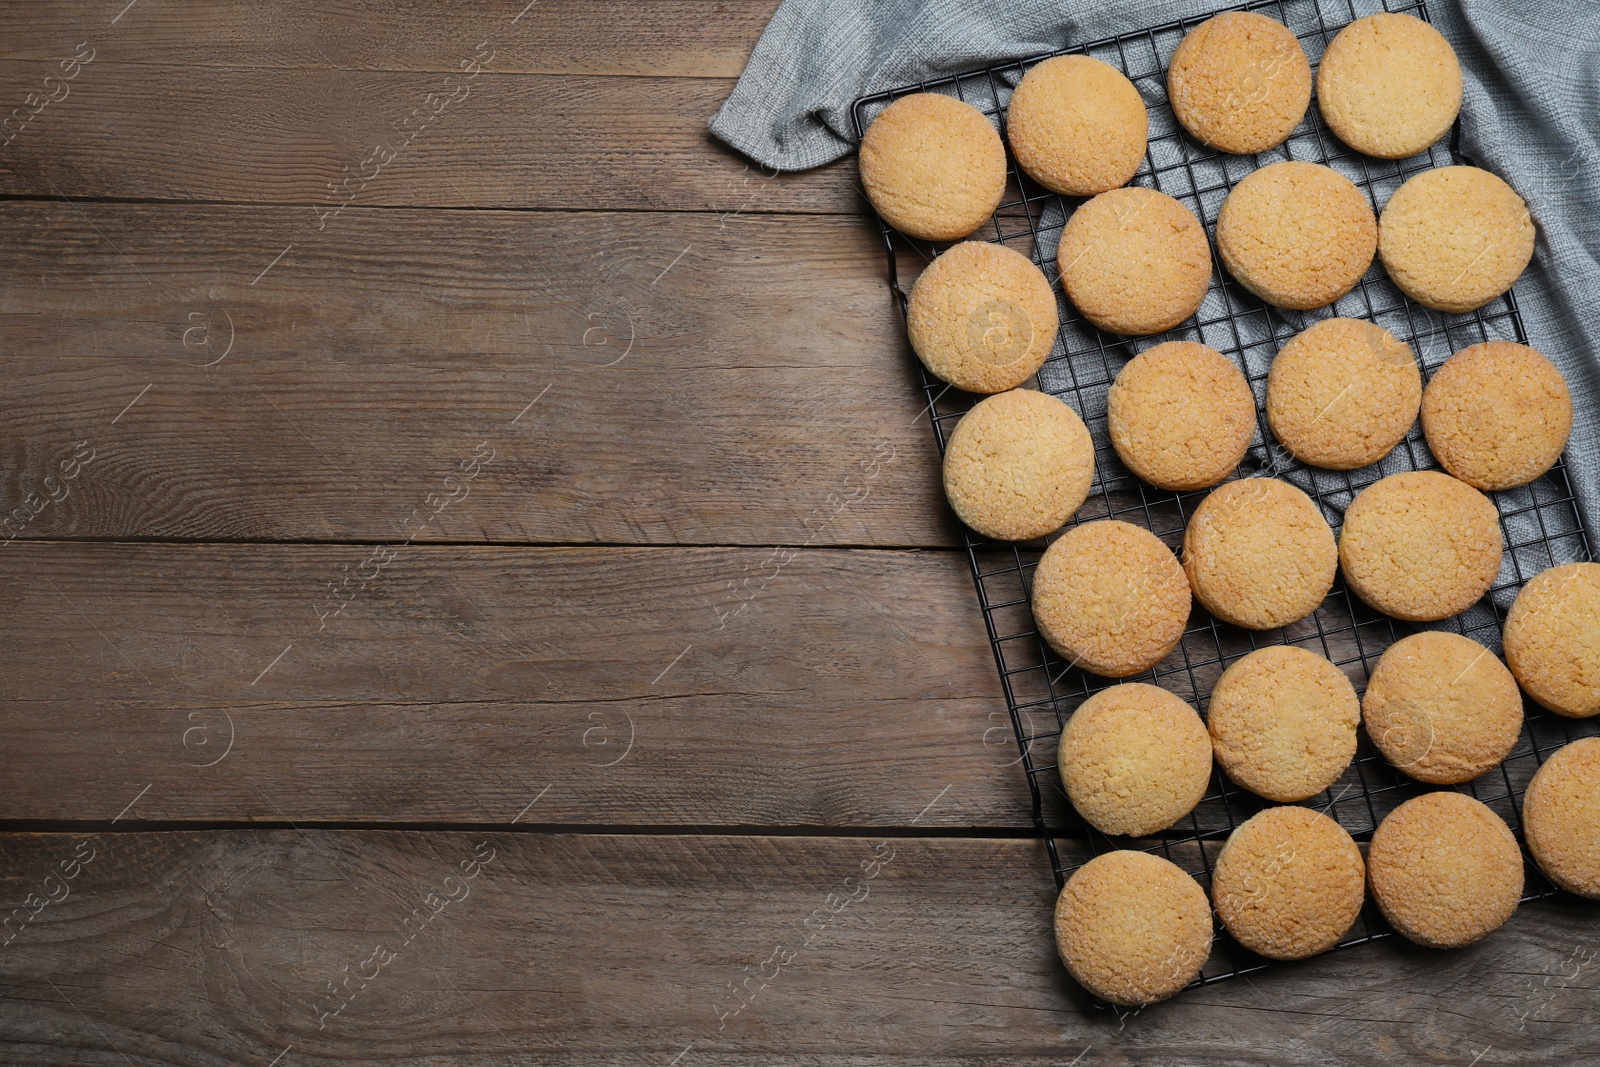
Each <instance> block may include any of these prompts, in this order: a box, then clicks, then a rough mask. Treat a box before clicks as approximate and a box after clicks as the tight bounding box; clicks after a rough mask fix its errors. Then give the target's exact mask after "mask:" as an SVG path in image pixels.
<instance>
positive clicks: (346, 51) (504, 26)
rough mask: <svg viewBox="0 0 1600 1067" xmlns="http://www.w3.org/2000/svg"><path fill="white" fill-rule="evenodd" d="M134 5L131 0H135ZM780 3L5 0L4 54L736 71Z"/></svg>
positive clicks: (230, 62) (547, 70)
mask: <svg viewBox="0 0 1600 1067" xmlns="http://www.w3.org/2000/svg"><path fill="white" fill-rule="evenodd" d="M124 2H126V0H124ZM776 7H777V3H776V0H635V2H634V3H630V4H593V3H585V2H583V0H538V2H537V3H535V4H528V3H527V2H526V0H494V2H489V3H472V4H461V3H432V4H415V5H410V6H407V7H403V8H397V7H396V6H395V5H394V4H392V3H384V2H383V0H345V2H343V3H340V4H338V5H336V6H331V7H330V6H329V5H327V4H318V3H316V2H315V0H273V2H272V3H269V4H230V5H217V4H212V3H206V2H204V0H162V2H161V3H159V4H153V3H152V4H141V5H140V6H138V7H129V8H128V9H127V10H126V11H124V10H123V8H122V5H118V4H105V3H100V2H98V0H49V2H40V3H35V4H30V5H28V6H27V7H26V8H13V7H6V8H0V40H4V41H5V42H6V58H7V59H17V60H30V61H33V62H37V63H46V64H49V63H53V62H55V61H56V60H57V59H59V58H60V57H61V55H62V54H64V53H63V52H62V50H63V48H64V49H65V50H66V53H65V54H70V53H71V52H72V51H73V49H74V47H75V46H76V45H77V43H78V42H79V41H81V40H89V41H91V42H93V43H94V45H95V47H96V48H97V49H103V50H104V54H105V55H106V56H107V58H115V59H117V60H119V61H121V62H127V63H167V64H173V65H178V66H191V67H275V68H286V69H293V70H307V69H313V70H314V69H327V68H337V69H340V70H344V71H347V72H348V71H352V70H388V71H394V70H409V71H439V72H449V71H454V70H456V69H457V68H456V66H455V63H454V62H453V59H452V56H453V53H454V52H456V51H459V50H460V49H461V48H462V46H463V45H465V46H466V47H467V49H468V50H469V51H470V50H471V48H472V46H474V45H475V44H476V43H477V42H478V41H479V40H480V39H486V40H492V41H493V42H494V47H495V52H496V55H495V60H494V64H493V66H494V69H496V70H500V71H504V72H507V73H517V74H623V75H649V76H655V77H679V78H737V77H738V76H739V73H740V72H741V71H742V70H744V64H745V60H746V59H748V58H749V56H750V50H751V48H753V47H754V46H755V42H756V38H757V37H758V36H760V34H761V31H762V29H763V28H765V26H766V24H767V20H768V19H769V18H771V17H772V12H773V10H774V9H775V8H776Z"/></svg>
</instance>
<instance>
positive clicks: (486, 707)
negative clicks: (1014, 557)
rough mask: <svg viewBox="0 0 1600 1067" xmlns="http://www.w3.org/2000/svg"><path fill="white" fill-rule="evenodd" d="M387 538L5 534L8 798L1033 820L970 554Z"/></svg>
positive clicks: (429, 811)
mask: <svg viewBox="0 0 1600 1067" xmlns="http://www.w3.org/2000/svg"><path fill="white" fill-rule="evenodd" d="M96 462H98V460H97V461H96ZM461 506H462V507H470V506H471V500H470V499H469V500H468V501H467V502H466V503H464V504H463V505H461ZM382 551H383V550H381V549H378V550H374V549H370V548H369V547H368V546H365V545H354V546H317V547H312V546H281V545H280V546H261V545H168V544H115V545H113V544H64V543H37V542H35V543H26V542H21V541H19V542H16V543H14V544H12V545H10V546H9V547H8V548H5V549H3V550H0V552H3V555H0V574H3V576H4V578H3V580H0V617H3V618H4V619H6V628H7V633H8V650H7V654H6V655H5V656H4V657H0V732H3V735H4V736H5V738H6V753H7V757H6V764H7V767H8V774H7V784H6V787H5V789H4V791H3V792H4V798H5V799H4V803H3V805H0V817H3V818H9V819H29V820H54V819H71V820H90V821H98V822H101V823H104V822H106V821H108V820H111V819H114V818H116V817H117V816H118V815H119V813H122V809H123V808H124V806H125V805H127V804H128V803H129V800H130V799H131V798H133V797H134V796H135V795H136V794H139V795H140V800H139V803H138V804H137V806H136V807H135V808H134V809H133V810H130V811H129V812H127V813H126V816H125V817H126V818H128V819H142V820H151V821H154V820H179V821H206V822H215V821H221V822H236V821H247V820H266V821H280V822H281V821H283V820H291V821H293V822H294V823H295V824H297V825H303V824H305V823H311V822H317V821H335V822H362V823H365V822H402V823H415V824H439V823H484V822H489V823H495V822H498V823H507V822H510V821H511V820H512V819H513V817H515V816H518V815H519V813H520V814H522V815H523V818H522V819H521V821H522V822H524V823H542V824H556V825H565V824H581V825H587V826H594V825H604V824H619V825H646V824H649V825H676V826H689V825H696V826H714V825H735V826H738V825H766V826H883V825H891V826H904V825H907V822H908V820H909V818H910V816H912V815H915V814H916V812H917V809H918V808H920V807H921V806H922V804H923V803H926V796H927V795H929V794H931V793H932V792H935V791H937V790H939V789H941V788H943V787H946V786H948V787H949V788H948V791H947V793H946V795H945V797H944V798H943V800H942V802H941V804H940V806H939V808H938V810H937V811H935V812H932V813H930V814H929V815H928V817H927V818H926V819H924V820H923V821H922V823H921V825H924V826H932V825H971V826H1005V827H1025V826H1027V825H1029V822H1028V811H1029V805H1028V799H1027V792H1026V787H1025V782H1024V779H1023V777H1022V775H1021V774H1020V773H1019V772H1018V771H1017V769H1016V767H1015V766H1012V765H1011V764H1012V762H1013V761H1014V759H1015V750H1014V748H1013V742H1012V740H1011V737H1010V731H1009V730H1008V729H1006V728H1005V722H1006V719H1005V715H1004V704H1003V702H1002V699H1001V696H1000V692H999V687H998V684H997V681H996V678H995V674H994V663H993V660H992V658H991V657H990V653H989V646H988V643H987V641H986V640H985V639H984V636H983V624H982V619H981V616H980V615H979V613H978V611H977V607H976V605H975V604H974V603H973V594H972V586H971V581H970V579H969V578H968V576H967V572H966V563H965V560H964V558H963V557H961V556H960V555H959V554H956V553H948V552H943V553H920V552H918V553H913V552H880V551H838V550H824V549H807V550H801V551H799V552H797V553H795V554H793V556H792V558H790V559H788V560H787V561H785V560H784V559H783V558H782V556H780V555H777V554H774V553H772V552H769V551H768V550H767V549H595V548H567V549H550V548H545V549H515V548H488V547H476V548H461V547H440V546H421V545H412V546H409V547H404V546H401V547H398V548H396V549H394V550H393V551H394V553H395V555H394V558H393V559H388V560H386V557H385V556H384V555H383V554H381V553H382ZM368 577H370V580H365V579H367V578H368ZM335 583H337V584H338V585H339V586H341V587H343V588H342V589H341V590H340V592H339V594H338V595H337V596H336V595H335V593H334V592H333V591H332V590H331V589H330V586H332V585H334V584H335ZM230 743H231V744H230ZM66 783H71V784H70V786H68V785H67V784H66ZM146 787H148V791H146V792H141V791H143V790H145V789H146ZM546 790H548V792H546ZM536 796H537V797H539V798H540V799H539V800H538V803H537V805H536V806H534V807H533V808H531V809H528V808H527V806H528V805H529V803H530V801H531V800H533V799H534V798H535V797H536ZM907 808H909V809H910V810H909V811H908V810H907Z"/></svg>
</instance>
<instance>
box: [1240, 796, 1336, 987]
mask: <svg viewBox="0 0 1600 1067" xmlns="http://www.w3.org/2000/svg"><path fill="white" fill-rule="evenodd" d="M1366 880H1367V868H1366V864H1364V863H1363V862H1362V861H1361V850H1360V849H1359V848H1357V847H1356V843H1355V841H1353V840H1351V838H1350V835H1349V834H1347V833H1345V831H1344V828H1343V827H1342V826H1340V825H1339V824H1338V823H1336V822H1334V821H1333V820H1332V819H1330V818H1328V817H1327V816H1326V815H1321V814H1319V813H1317V812H1315V811H1312V810H1311V809H1310V808H1300V807H1282V808H1267V809H1266V810H1265V811H1261V812H1258V813H1257V814H1255V815H1252V816H1251V817H1250V818H1249V819H1247V820H1246V821H1245V822H1244V824H1243V825H1241V826H1240V827H1239V828H1238V829H1237V830H1235V831H1234V832H1233V833H1231V834H1229V835H1228V843H1227V844H1225V845H1223V846H1222V853H1221V855H1219V856H1218V857H1217V865H1216V867H1215V868H1214V869H1213V871H1212V873H1211V899H1212V900H1213V901H1215V902H1216V905H1217V917H1218V918H1219V919H1221V920H1222V925H1223V926H1224V927H1226V928H1227V930H1228V933H1230V934H1232V935H1233V938H1234V940H1235V941H1237V942H1239V944H1241V945H1243V946H1244V947H1245V948H1247V949H1249V950H1250V951H1251V952H1258V953H1260V954H1261V955H1263V956H1266V957H1267V958H1268V959H1274V960H1299V959H1305V958H1306V957H1307V956H1315V955H1316V954H1317V953H1319V952H1326V951H1327V950H1328V949H1330V948H1332V947H1333V946H1334V945H1336V944H1338V943H1339V939H1340V938H1341V937H1343V936H1344V935H1345V934H1346V933H1348V932H1349V930H1350V927H1351V926H1353V925H1354V924H1355V921H1356V916H1357V915H1359V914H1361V901H1362V899H1363V898H1364V897H1365V896H1366Z"/></svg>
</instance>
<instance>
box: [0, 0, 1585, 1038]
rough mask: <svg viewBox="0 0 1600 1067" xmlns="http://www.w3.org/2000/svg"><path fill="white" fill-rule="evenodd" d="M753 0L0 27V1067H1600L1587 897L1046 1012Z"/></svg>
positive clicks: (888, 442) (874, 283) (917, 462)
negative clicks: (1470, 944)
mask: <svg viewBox="0 0 1600 1067" xmlns="http://www.w3.org/2000/svg"><path fill="white" fill-rule="evenodd" d="M774 7H775V3H774V0H752V2H743V0H645V2H641V3H636V4H626V5H624V4H596V3H587V2H580V0H537V2H536V3H533V4H525V0H498V2H488V3H471V4H469V3H464V2H452V0H424V2H419V3H415V4H402V5H395V4H392V3H387V2H380V0H345V2H341V3H339V4H336V5H323V4H315V3H312V2H311V0H267V2H263V3H257V4H242V3H241V4H212V3H202V2H200V0H135V2H134V3H132V4H127V5H126V6H125V0H115V2H113V3H110V4H106V3H100V2H98V0H96V2H90V0H58V2H51V3H40V4H27V5H21V4H14V5H8V6H6V7H5V8H3V9H0V94H3V96H0V104H3V105H4V106H3V107H0V114H4V113H5V112H6V111H7V110H8V109H9V108H12V107H19V106H24V101H26V100H27V99H28V94H30V93H32V94H35V96H34V98H33V100H34V103H33V104H32V105H29V106H30V107H37V106H38V104H37V101H38V99H39V96H38V94H41V93H47V92H48V93H51V94H54V95H55V96H58V97H59V99H56V100H54V102H51V103H49V104H47V105H44V106H43V107H42V108H40V109H39V110H38V113H37V114H36V115H34V116H33V117H32V118H31V119H30V120H29V121H28V122H27V123H26V124H24V125H22V126H21V128H20V130H13V131H12V132H13V133H14V136H13V137H12V138H11V141H10V143H9V144H7V145H6V146H5V147H3V148H0V504H3V505H4V506H3V507H0V515H10V516H12V521H11V525H10V526H9V527H8V528H7V529H6V530H5V531H4V533H3V534H0V536H6V537H13V538H14V539H12V540H10V541H8V542H5V543H4V545H3V547H0V730H3V732H4V733H3V736H4V738H5V740H4V744H3V747H0V752H3V757H0V768H3V775H0V915H9V916H10V918H9V919H8V920H5V922H4V925H3V932H0V940H3V942H4V944H3V945H0V1063H3V1064H12V1063H16V1064H29V1065H33V1064H135V1065H138V1067H144V1065H146V1064H183V1065H206V1067H209V1065H219V1067H220V1065H223V1064H251V1065H257V1067H296V1065H300V1064H312V1063H316V1064H419V1065H420V1064H425V1063H446V1062H448V1063H467V1064H483V1065H511V1064H533V1063H541V1064H542V1063H563V1064H566V1063H570V1064H601V1063H608V1064H609V1063H618V1062H628V1063H636V1062H637V1063H646V1064H657V1065H661V1067H673V1065H682V1067H695V1065H697V1064H712V1063H716V1064H735V1063H786V1062H794V1063H819V1064H820V1063H829V1064H835V1063H837V1064H844V1063H852V1064H867V1063H907V1064H946V1063H948V1064H955V1063H974V1062H987V1061H989V1060H993V1059H996V1058H1000V1057H1008V1058H1012V1059H1016V1060H1017V1061H1019V1062H1027V1063H1040V1064H1043V1063H1053V1064H1081V1065H1084V1067H1090V1065H1095V1064H1127V1063H1138V1064H1152V1065H1156V1064H1160V1065H1167V1064H1180V1065H1184V1064H1216V1065H1221V1064H1237V1063H1248V1064H1264V1065H1265V1064H1272V1065H1300V1064H1306V1065H1310V1064H1327V1063H1337V1064H1352V1065H1354V1064H1362V1065H1365V1064H1414V1063H1428V1064H1441V1065H1462V1067H1473V1065H1477V1064H1481V1065H1483V1067H1490V1065H1494V1064H1502V1063H1562V1064H1568V1063H1570V1064H1583V1063H1593V1062H1600V1030H1597V1028H1596V1026H1595V1024H1594V1015H1593V1006H1594V1003H1595V998H1596V994H1597V991H1600V959H1597V948H1600V912H1597V910H1596V908H1595V907H1594V906H1592V905H1585V904H1581V903H1578V902H1576V901H1574V900H1572V899H1569V898H1563V899H1558V900H1552V901H1545V902H1541V903H1537V904H1533V905H1527V906H1525V907H1524V908H1523V909H1521V911H1520V912H1519V913H1518V914H1517V915H1516V916H1515V917H1514V919H1513V920H1512V922H1511V923H1510V924H1509V925H1508V926H1507V927H1506V928H1505V929H1503V930H1502V931H1500V932H1498V933H1497V934H1495V935H1494V936H1493V937H1491V938H1490V939H1489V940H1488V941H1486V942H1485V943H1483V944H1481V945H1479V946H1476V947H1474V948H1471V949H1467V950H1463V951H1460V952H1454V953H1438V952H1429V951H1425V950H1420V949H1416V948H1413V947H1411V946H1408V945H1405V944H1403V943H1397V942H1393V941H1389V942H1384V943H1379V944H1373V945H1366V946H1360V947H1357V948H1354V949H1351V950H1347V951H1341V952H1338V953H1335V954H1333V955H1331V956H1328V957H1323V958H1319V959H1315V960H1311V961H1306V962H1304V963H1300V964H1294V965H1289V966H1282V967H1277V968H1274V969H1272V970H1269V971H1267V972H1263V973H1261V974H1259V975H1256V976H1254V977H1252V978H1250V979H1248V980H1235V981H1230V982H1225V983H1221V984H1217V985H1213V986H1208V987H1206V988H1204V989H1200V990H1192V991H1189V992H1186V993H1184V994H1182V995H1181V996H1179V997H1178V998H1176V999H1175V1000H1174V1001H1172V1002H1169V1003H1167V1004H1164V1005H1160V1006H1157V1007H1154V1008H1151V1009H1148V1010H1146V1011H1143V1012H1140V1013H1135V1014H1120V1015H1119V1014H1117V1013H1113V1012H1108V1011H1104V1010H1097V1009H1096V1008H1095V1007H1094V1006H1093V1005H1092V1004H1091V1003H1090V1002H1089V1000H1088V999H1087V998H1086V997H1085V995H1084V994H1083V993H1082V991H1081V990H1079V989H1078V988H1077V987H1076V986H1075V985H1074V984H1073V983H1072V981H1071V980H1070V979H1069V978H1068V977H1067V976H1066V974H1065V971H1064V970H1063V968H1062V967H1061V965H1060V964H1059V963H1058V962H1057V961H1056V959H1055V957H1054V952H1053V947H1052V943H1051V939H1050V929H1049V914H1050V912H1049V909H1050V902H1051V897H1052V894H1053V889H1054V886H1053V883H1052V881H1051V879H1050V877H1049V872H1048V866H1047V864H1046V862H1045V857H1044V854H1043V848H1042V845H1041V844H1040V843H1039V842H1037V841H1035V840H1033V839H1032V838H1031V837H1030V836H1029V827H1030V825H1031V821H1030V815H1029V810H1028V794H1027V790H1026V787H1025V783H1024V781H1023V778H1022V775H1021V773H1020V772H1019V770H1018V768H1017V767H1016V766H1015V765H1014V760H1015V752H1014V748H1013V744H1012V741H1011V737H1010V732H1009V728H1008V727H1007V725H1006V719H1005V716H1004V710H1003V709H1004V704H1003V701H1002V699H1001V692H1000V687H999V682H998V679H997V678H996V675H995V670H994V662H993V658H992V656H991V654H990V649H989V645H988V640H987V634H986V633H985V630H984V626H983V622H982V616H981V615H980V613H979V611H978V606H977V603H976V598H975V596H974V591H973V588H972V582H971V579H970V577H969V576H968V573H967V569H966V561H965V557H964V556H963V555H962V554H961V553H960V552H959V551H956V550H955V546H957V545H958V544H959V537H958V535H957V531H956V528H955V526H954V524H953V522H952V520H951V518H950V516H949V514H948V509H947V508H946V506H945V504H944V502H943V499H942V493H941V491H940V487H939V472H938V464H937V459H936V456H935V453H934V449H933V444H932V441H931V435H930V434H929V433H928V426H927V420H926V417H925V416H924V415H922V413H921V400H920V399H919V397H918V396H917V394H916V393H915V391H914V386H913V380H914V379H913V376H912V373H911V364H910V360H911V356H910V354H909V351H908V350H907V347H906V345H905V342H904V339H903V335H902V330H901V325H900V321H899V318H898V313H897V312H896V310H895V308H894V305H893V303H892V302H891V300H890V297H889V294H888V292H887V289H886V287H885V285H884V272H885V264H884V261H883V257H882V250H881V247H880V246H879V244H878V243H877V241H876V238H875V236H874V234H873V231H872V229H871V228H870V227H869V225H868V224H867V221H866V219H865V217H864V214H863V211H864V208H863V202H862V199H861V196H860V194H859V192H858V190H857V189H856V186H855V180H854V178H855V164H854V161H853V159H849V158H847V159H845V160H842V161H840V162H839V163H836V164H834V165H831V166H829V167H825V168H821V169H819V170H817V171H814V172H810V173H805V174H798V175H784V176H782V177H777V178H768V177H766V176H764V175H763V174H762V173H761V171H760V170H759V168H756V167H754V166H751V165H750V164H748V163H747V162H746V161H745V160H743V159H741V158H740V157H738V156H737V154H735V153H733V152H730V151H728V150H727V149H725V148H723V147H721V146H719V145H718V144H717V143H716V142H715V141H714V140H713V139H712V138H711V137H710V136H709V135H708V134H707V132H706V129H705V124H706V121H707V119H708V118H709V117H710V115H711V114H712V113H713V112H714V111H715V109H716V108H717V107H718V106H719V105H720V104H721V102H722V100H723V99H724V98H725V97H726V95H727V93H728V92H729V91H730V89H731V88H732V85H733V80H734V79H735V78H736V77H737V75H738V73H739V71H740V70H741V69H742V67H743V64H744V61H745V59H746V57H747V56H748V54H749V51H750V49H751V47H752V46H753V45H754V42H755V39H756V37H757V35H758V34H759V33H760V31H761V29H762V28H763V26H764V25H765V23H766V20H767V19H768V17H770V15H771V13H772V10H773V9H774ZM91 53H92V59H89V58H87V57H88V56H90V54H91ZM491 53H492V57H491ZM74 56H77V57H82V58H79V59H78V60H76V61H75V62H76V66H75V67H73V68H72V69H73V70H74V73H73V75H72V77H70V78H69V79H67V81H66V82H65V92H64V93H63V90H62V85H63V83H62V81H61V78H62V75H63V72H64V71H65V70H67V69H69V68H66V67H63V66H62V63H63V61H64V60H70V57H74ZM474 56H476V57H478V59H477V62H478V65H479V66H480V67H481V73H478V74H476V76H474V77H472V78H470V79H465V74H466V70H464V68H463V66H462V62H463V61H464V60H466V61H469V63H470V61H471V60H472V57H474ZM47 77H49V78H51V81H50V82H46V81H45V79H46V78H47ZM429 94H435V95H434V96H432V97H430V96H429ZM437 94H445V96H443V97H441V96H440V95H437ZM447 98H448V99H447ZM430 100H431V103H430ZM441 101H444V102H443V104H442V106H439V105H440V103H441ZM436 106H438V110H437V112H435V111H434V110H433V109H434V108H435V107H436ZM68 472H70V473H68ZM47 477H48V480H47ZM19 508H20V509H21V511H20V512H19V511H17V510H15V509H19ZM775 546H776V547H775ZM1018 610H1021V609H1018ZM1060 845H1061V847H1062V848H1064V849H1067V850H1069V852H1071V851H1072V850H1076V849H1079V848H1081V847H1082V846H1081V843H1077V842H1072V841H1063V842H1061V843H1060ZM469 874H470V875H471V877H468V875H469Z"/></svg>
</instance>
